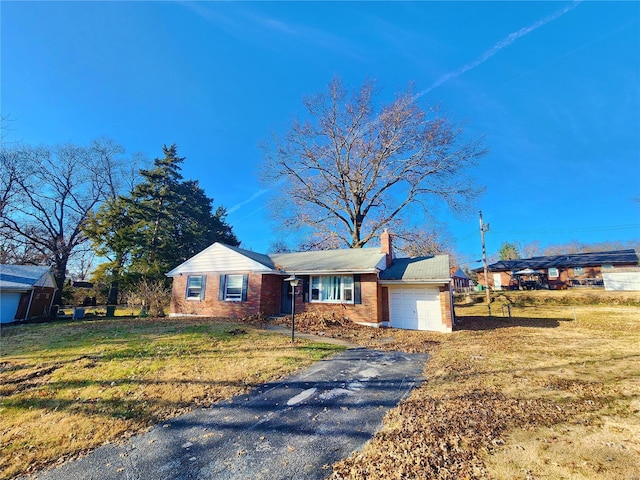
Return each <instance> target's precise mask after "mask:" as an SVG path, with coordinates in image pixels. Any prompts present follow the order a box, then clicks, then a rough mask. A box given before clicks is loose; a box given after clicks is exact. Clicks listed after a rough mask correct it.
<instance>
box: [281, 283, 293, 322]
mask: <svg viewBox="0 0 640 480" xmlns="http://www.w3.org/2000/svg"><path fill="white" fill-rule="evenodd" d="M291 298H292V296H291V284H290V283H289V282H282V294H281V295H280V313H284V314H286V315H291Z"/></svg>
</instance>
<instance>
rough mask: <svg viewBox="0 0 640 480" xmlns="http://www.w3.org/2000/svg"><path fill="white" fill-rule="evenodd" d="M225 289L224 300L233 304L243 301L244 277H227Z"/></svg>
mask: <svg viewBox="0 0 640 480" xmlns="http://www.w3.org/2000/svg"><path fill="white" fill-rule="evenodd" d="M226 278H227V281H226V284H225V289H224V299H225V300H229V301H231V302H240V301H241V300H242V278H243V275H227V277H226Z"/></svg>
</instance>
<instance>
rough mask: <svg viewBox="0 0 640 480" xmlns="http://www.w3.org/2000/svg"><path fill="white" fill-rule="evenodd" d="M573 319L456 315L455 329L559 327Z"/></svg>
mask: <svg viewBox="0 0 640 480" xmlns="http://www.w3.org/2000/svg"><path fill="white" fill-rule="evenodd" d="M568 321H572V319H571V318H563V319H559V318H528V317H511V318H509V317H485V316H469V317H456V325H455V328H454V330H456V331H459V330H497V329H500V328H514V327H529V328H558V327H559V326H560V322H568Z"/></svg>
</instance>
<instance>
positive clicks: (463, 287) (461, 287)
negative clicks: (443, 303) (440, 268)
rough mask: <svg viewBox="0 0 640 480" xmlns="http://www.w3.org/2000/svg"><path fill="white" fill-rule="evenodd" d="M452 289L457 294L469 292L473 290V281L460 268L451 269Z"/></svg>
mask: <svg viewBox="0 0 640 480" xmlns="http://www.w3.org/2000/svg"><path fill="white" fill-rule="evenodd" d="M451 288H453V291H454V292H456V293H464V292H468V291H469V290H470V289H471V279H470V278H469V277H468V276H467V274H466V273H464V272H463V271H462V269H461V268H460V267H451Z"/></svg>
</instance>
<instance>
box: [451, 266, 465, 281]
mask: <svg viewBox="0 0 640 480" xmlns="http://www.w3.org/2000/svg"><path fill="white" fill-rule="evenodd" d="M451 278H466V279H467V280H469V277H468V276H467V274H466V273H464V272H463V271H462V269H461V268H460V267H458V268H456V267H453V268H451Z"/></svg>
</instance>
